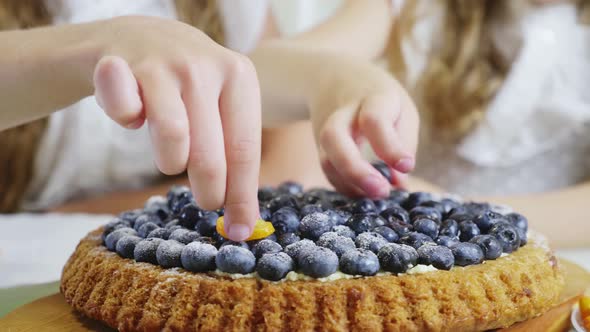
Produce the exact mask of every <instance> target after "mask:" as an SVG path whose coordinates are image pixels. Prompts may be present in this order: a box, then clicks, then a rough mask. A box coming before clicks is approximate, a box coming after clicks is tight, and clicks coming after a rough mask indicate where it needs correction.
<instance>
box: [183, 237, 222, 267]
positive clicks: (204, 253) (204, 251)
mask: <svg viewBox="0 0 590 332" xmlns="http://www.w3.org/2000/svg"><path fill="white" fill-rule="evenodd" d="M216 256H217V248H215V247H214V246H212V245H210V244H208V243H202V242H192V243H189V244H187V245H186V246H184V248H182V252H181V254H180V262H181V263H182V267H183V268H185V269H186V270H188V271H192V272H206V271H212V270H215V257H216Z"/></svg>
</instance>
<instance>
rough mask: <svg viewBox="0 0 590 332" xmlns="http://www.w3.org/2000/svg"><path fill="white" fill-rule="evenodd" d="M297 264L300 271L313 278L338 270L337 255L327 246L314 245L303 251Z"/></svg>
mask: <svg viewBox="0 0 590 332" xmlns="http://www.w3.org/2000/svg"><path fill="white" fill-rule="evenodd" d="M297 264H298V266H299V269H300V270H301V273H303V274H305V275H308V276H310V277H313V278H323V277H327V276H329V275H331V274H332V273H334V272H336V271H337V270H338V256H337V255H336V254H335V253H334V252H333V251H332V250H330V249H328V248H324V247H317V246H316V247H314V248H312V249H310V250H306V251H303V252H302V253H301V256H300V257H299V258H298V259H297Z"/></svg>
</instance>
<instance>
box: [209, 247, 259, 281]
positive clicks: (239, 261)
mask: <svg viewBox="0 0 590 332" xmlns="http://www.w3.org/2000/svg"><path fill="white" fill-rule="evenodd" d="M215 264H216V265H217V267H218V268H219V269H220V270H221V271H223V272H227V273H241V274H247V273H251V272H253V271H254V268H255V267H256V257H254V254H253V253H252V252H251V251H250V250H248V249H245V248H241V247H237V246H233V245H228V246H223V247H221V248H219V252H218V253H217V256H216V258H215Z"/></svg>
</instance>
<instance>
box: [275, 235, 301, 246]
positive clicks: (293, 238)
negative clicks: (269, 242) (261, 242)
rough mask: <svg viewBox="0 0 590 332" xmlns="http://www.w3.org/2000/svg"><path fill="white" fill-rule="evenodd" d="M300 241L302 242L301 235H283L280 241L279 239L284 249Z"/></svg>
mask: <svg viewBox="0 0 590 332" xmlns="http://www.w3.org/2000/svg"><path fill="white" fill-rule="evenodd" d="M299 240H301V238H300V237H299V235H297V234H295V233H285V234H281V235H279V239H278V241H279V244H280V245H281V246H283V247H286V246H288V245H290V244H293V243H295V242H297V241H299Z"/></svg>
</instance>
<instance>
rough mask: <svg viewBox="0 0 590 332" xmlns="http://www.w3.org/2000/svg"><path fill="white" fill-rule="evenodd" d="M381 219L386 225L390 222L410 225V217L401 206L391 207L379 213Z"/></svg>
mask: <svg viewBox="0 0 590 332" xmlns="http://www.w3.org/2000/svg"><path fill="white" fill-rule="evenodd" d="M380 215H381V217H383V219H385V220H386V221H387V222H388V223H392V222H403V223H406V224H409V223H410V215H409V213H408V211H406V210H404V209H403V208H402V207H401V206H393V207H390V208H388V209H385V210H383V211H381V213H380Z"/></svg>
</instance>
